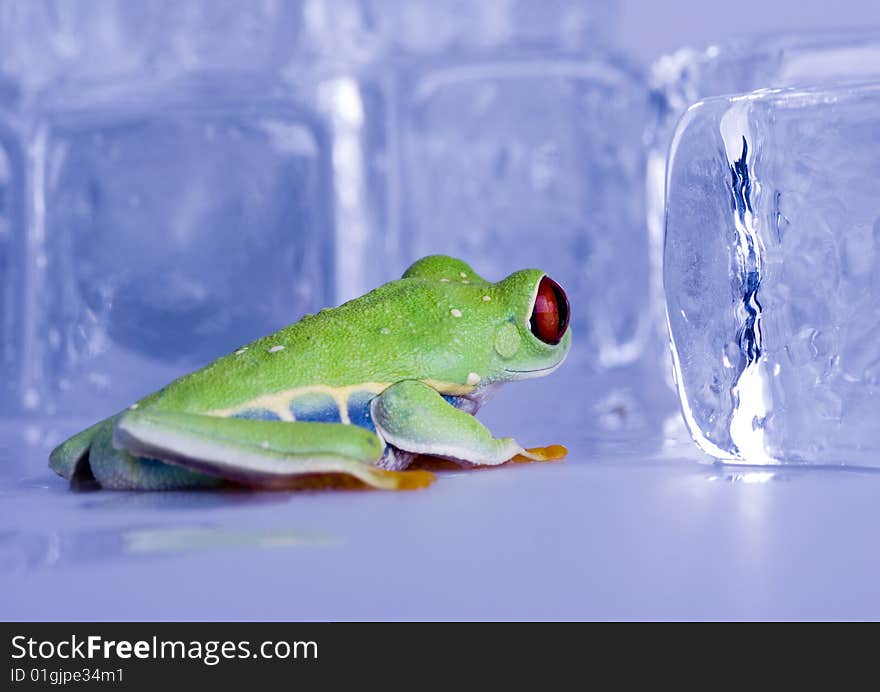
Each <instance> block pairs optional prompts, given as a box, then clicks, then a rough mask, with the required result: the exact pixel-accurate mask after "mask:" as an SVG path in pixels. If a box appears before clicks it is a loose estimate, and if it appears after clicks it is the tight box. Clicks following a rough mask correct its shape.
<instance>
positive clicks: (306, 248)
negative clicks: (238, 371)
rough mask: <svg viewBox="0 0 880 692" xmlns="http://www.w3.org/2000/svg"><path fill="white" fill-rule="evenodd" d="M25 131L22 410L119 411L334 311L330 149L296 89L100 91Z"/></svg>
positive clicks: (186, 86) (44, 108)
mask: <svg viewBox="0 0 880 692" xmlns="http://www.w3.org/2000/svg"><path fill="white" fill-rule="evenodd" d="M33 123H34V124H33V128H32V131H30V132H29V133H28V143H27V145H26V146H27V148H28V151H29V152H30V153H29V155H30V157H31V166H32V168H33V173H32V176H33V183H32V188H33V190H32V192H31V195H30V197H31V201H30V205H31V209H30V210H29V215H30V218H29V223H28V231H27V234H26V236H27V240H26V252H25V262H26V266H27V273H28V284H29V288H28V291H27V293H26V295H30V296H31V297H32V299H33V305H30V306H29V308H28V310H27V311H26V315H27V320H26V321H25V325H24V329H23V332H24V333H23V350H24V353H25V357H24V363H25V366H24V383H23V390H22V392H21V394H22V403H23V405H24V408H26V409H35V408H38V409H40V410H41V411H44V412H48V413H70V412H71V411H74V410H75V411H77V412H84V411H87V412H90V413H92V414H94V415H99V414H100V413H101V412H103V413H107V414H109V413H112V412H113V411H114V410H115V409H117V408H119V407H121V406H123V405H125V404H126V402H130V401H131V400H133V399H135V398H137V397H138V396H141V395H143V394H146V393H148V392H149V391H150V390H151V389H154V388H156V387H158V386H161V385H162V384H164V383H165V382H166V381H167V380H168V379H170V378H172V377H173V376H175V375H178V374H181V373H182V372H184V371H186V370H189V369H192V368H194V367H196V366H198V365H200V364H203V363H205V362H207V361H209V360H211V359H212V358H215V357H217V356H220V355H222V354H223V353H225V352H228V351H229V350H231V349H233V348H235V347H236V346H238V345H239V344H241V343H246V342H248V341H250V340H252V339H254V338H257V337H259V336H262V335H265V334H267V333H270V332H272V331H274V330H275V329H278V328H279V327H282V326H284V325H285V324H288V323H290V322H293V321H295V320H296V319H298V318H299V317H300V316H301V315H302V314H303V313H304V312H306V311H309V310H314V309H317V308H320V307H324V306H326V305H328V304H329V303H330V302H332V298H333V287H332V280H333V276H332V273H331V272H328V268H329V267H331V266H332V256H333V251H334V249H333V244H334V239H333V201H332V190H331V180H330V166H331V164H330V159H331V147H330V142H329V138H328V133H327V132H326V131H325V125H324V123H323V122H322V120H321V118H320V117H319V116H318V115H317V114H316V113H315V112H313V111H312V110H311V109H310V108H309V107H307V106H305V105H303V104H302V103H300V102H298V101H297V100H296V98H295V96H294V95H293V93H292V91H291V89H290V87H289V85H285V88H283V89H282V88H279V86H278V85H277V84H275V83H272V82H271V81H269V82H264V81H262V80H260V79H259V78H256V77H248V78H242V79H240V80H236V79H233V78H232V77H231V76H229V75H226V76H224V77H223V78H222V79H215V78H212V77H209V76H204V75H203V76H195V75H193V76H188V77H186V78H181V79H180V80H175V81H172V82H164V81H163V82H161V83H157V84H150V83H144V82H141V83H138V84H137V85H134V86H129V85H127V84H123V85H120V84H117V85H112V84H108V83H102V84H101V85H100V87H98V88H96V89H95V90H93V91H91V92H89V91H84V90H83V89H81V88H77V89H75V90H72V92H71V93H70V94H58V93H54V92H53V94H52V95H51V98H47V99H46V101H45V102H44V103H40V104H39V105H38V106H36V107H35V113H34V114H33Z"/></svg>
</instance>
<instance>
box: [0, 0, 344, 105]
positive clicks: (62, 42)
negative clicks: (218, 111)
mask: <svg viewBox="0 0 880 692" xmlns="http://www.w3.org/2000/svg"><path fill="white" fill-rule="evenodd" d="M325 6H327V7H325ZM318 15H322V16H325V17H329V18H330V19H332V20H333V21H334V23H335V25H336V30H337V34H336V37H337V39H338V40H339V43H340V46H339V47H338V50H337V52H342V53H344V54H349V53H350V52H351V51H352V50H353V49H354V48H355V47H357V46H359V42H358V41H356V40H353V39H354V37H353V36H352V35H351V33H350V32H347V31H343V29H344V28H347V27H342V26H340V25H341V24H342V23H344V21H345V18H346V17H348V16H352V15H354V16H355V17H357V16H359V15H358V13H357V5H356V2H355V0H332V2H329V3H325V2H323V1H322V0H283V1H279V0H248V1H245V0H186V1H185V2H180V1H179V0H139V1H138V2H131V0H0V46H2V48H0V70H2V71H3V72H6V73H8V74H14V75H17V76H18V78H19V79H20V80H21V81H22V82H23V83H24V84H25V86H26V87H28V88H31V89H33V88H37V87H40V86H42V85H45V84H47V83H51V82H55V81H64V80H67V79H70V78H76V79H79V80H82V79H109V78H113V77H119V76H122V75H132V74H149V75H151V76H153V77H156V76H171V75H173V74H177V73H180V72H181V71H198V70H208V69H209V70H230V71H239V70H249V71H258V70H259V71H264V72H276V73H278V72H282V71H283V70H284V69H286V68H290V67H294V66H296V65H298V66H300V67H302V65H303V64H304V62H305V61H307V60H308V59H309V58H310V57H311V58H314V57H320V55H321V54H322V53H327V52H329V51H328V50H327V49H328V47H329V46H328V45H327V44H328V38H329V37H328V35H327V33H325V32H326V27H324V26H319V25H318V24H319V23H320V17H319V16H318ZM350 23H351V22H349V24H350Z"/></svg>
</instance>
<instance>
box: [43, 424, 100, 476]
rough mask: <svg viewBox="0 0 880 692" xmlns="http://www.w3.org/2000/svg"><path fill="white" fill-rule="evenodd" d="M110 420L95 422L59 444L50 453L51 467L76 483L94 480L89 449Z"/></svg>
mask: <svg viewBox="0 0 880 692" xmlns="http://www.w3.org/2000/svg"><path fill="white" fill-rule="evenodd" d="M108 422H109V419H107V420H102V421H101V422H100V423H95V424H94V425H93V426H91V427H90V428H86V429H85V430H83V431H82V432H78V433H77V434H76V435H74V436H73V437H71V438H69V439H67V440H65V441H64V442H62V443H61V444H60V445H58V446H57V447H56V448H55V449H53V450H52V452H51V453H50V454H49V468H51V469H52V470H53V471H54V472H55V473H57V474H58V475H59V476H61V477H62V478H66V479H67V480H69V481H70V482H71V483H74V484H76V483H78V482H83V481H90V480H94V477H93V476H92V470H91V467H90V466H89V451H90V450H91V448H92V442H93V441H94V439H95V435H96V434H97V433H98V432H99V431H100V430H101V428H102V426H104V427H106V425H107V423H108Z"/></svg>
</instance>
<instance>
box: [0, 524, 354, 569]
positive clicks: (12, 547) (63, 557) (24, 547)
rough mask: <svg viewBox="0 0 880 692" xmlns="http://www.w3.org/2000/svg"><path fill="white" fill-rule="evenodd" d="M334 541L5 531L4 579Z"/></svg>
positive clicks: (303, 536) (177, 532) (231, 534)
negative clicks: (125, 560)
mask: <svg viewBox="0 0 880 692" xmlns="http://www.w3.org/2000/svg"><path fill="white" fill-rule="evenodd" d="M337 542H338V540H337V539H335V538H334V537H332V536H329V535H326V534H320V533H314V532H303V531H296V530H291V529H261V528H227V527H224V526H219V525H214V524H192V525H188V526H179V525H177V526H132V527H127V528H122V529H118V530H117V529H106V530H95V531H83V532H63V531H51V532H45V533H41V532H36V531H3V532H0V574H8V573H10V572H24V571H31V570H38V569H52V568H55V567H59V566H70V565H83V564H91V563H96V562H106V561H112V560H115V559H122V558H132V557H142V558H144V557H161V556H167V555H173V554H184V553H189V554H194V553H202V552H207V551H218V550H230V549H240V548H260V549H279V548H282V549H283V548H290V547H295V546H322V545H333V544H335V543H337Z"/></svg>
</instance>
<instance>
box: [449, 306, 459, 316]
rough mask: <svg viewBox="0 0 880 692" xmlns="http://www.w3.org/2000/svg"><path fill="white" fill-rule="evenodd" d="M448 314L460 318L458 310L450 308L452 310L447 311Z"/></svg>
mask: <svg viewBox="0 0 880 692" xmlns="http://www.w3.org/2000/svg"><path fill="white" fill-rule="evenodd" d="M449 314H450V315H452V316H453V317H461V310H459V309H458V308H452V310H450V311H449Z"/></svg>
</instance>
